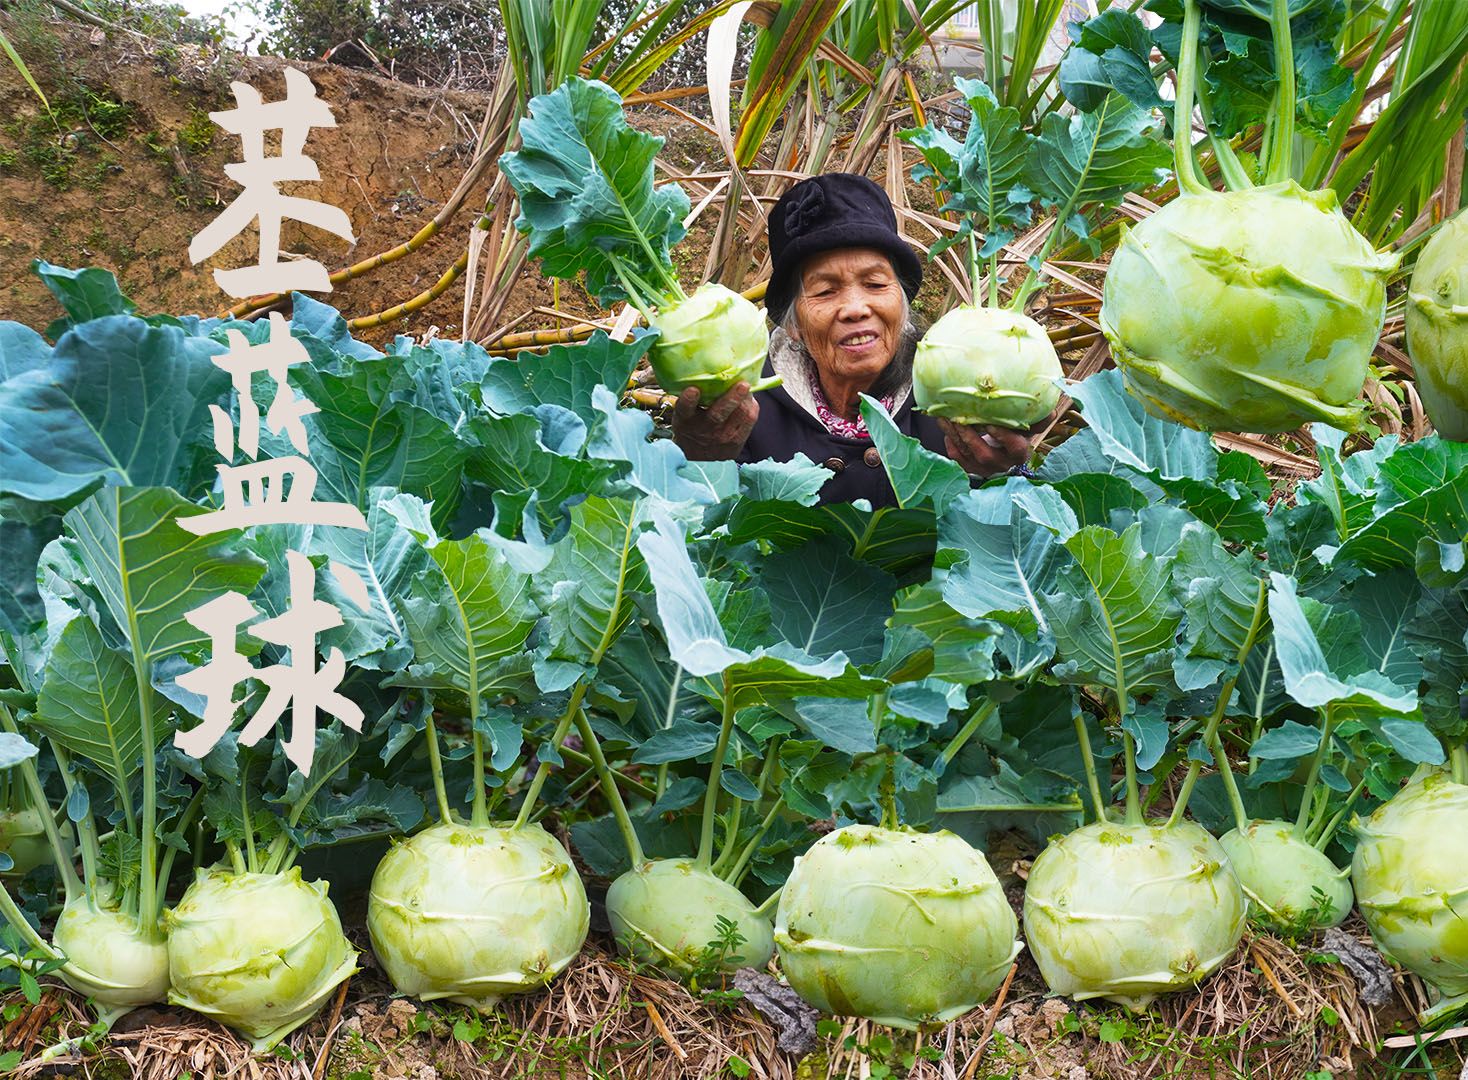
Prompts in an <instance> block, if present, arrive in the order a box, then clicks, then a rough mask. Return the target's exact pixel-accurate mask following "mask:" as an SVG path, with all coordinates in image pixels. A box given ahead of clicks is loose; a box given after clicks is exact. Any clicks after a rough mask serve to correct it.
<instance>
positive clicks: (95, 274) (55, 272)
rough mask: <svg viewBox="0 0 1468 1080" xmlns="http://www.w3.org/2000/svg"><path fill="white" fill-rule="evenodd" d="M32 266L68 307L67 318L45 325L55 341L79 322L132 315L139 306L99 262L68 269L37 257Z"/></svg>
mask: <svg viewBox="0 0 1468 1080" xmlns="http://www.w3.org/2000/svg"><path fill="white" fill-rule="evenodd" d="M31 269H32V270H33V271H35V274H36V276H37V277H38V278H40V279H41V284H43V285H45V286H46V288H47V289H48V290H49V291H50V293H51V295H52V296H54V297H56V300H57V302H58V303H60V304H61V306H62V308H64V309H65V310H66V318H64V319H58V320H57V321H56V322H53V323H52V324H51V325H50V326H48V327H47V328H46V336H47V337H49V338H50V339H51V340H52V341H56V340H57V339H58V338H60V337H61V335H62V334H64V333H66V331H68V330H70V329H71V328H72V327H73V326H75V325H77V324H79V323H84V322H89V321H91V320H92V319H101V318H104V317H106V316H108V315H131V314H132V313H133V312H135V311H137V309H138V305H137V304H134V303H133V302H132V301H131V300H129V299H128V298H127V297H126V296H124V295H123V294H122V290H121V289H119V288H118V287H117V278H116V277H115V276H114V275H113V273H112V271H111V270H103V269H102V268H101V267H97V266H88V267H85V268H84V269H81V270H68V269H66V268H65V267H62V266H53V265H52V264H51V263H48V262H46V261H45V260H44V259H36V260H34V261H33V262H32V263H31Z"/></svg>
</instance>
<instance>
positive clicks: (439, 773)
mask: <svg viewBox="0 0 1468 1080" xmlns="http://www.w3.org/2000/svg"><path fill="white" fill-rule="evenodd" d="M423 734H424V736H425V737H426V738H427V740H428V769H429V772H431V773H432V774H433V796H434V798H435V799H436V800H437V801H438V816H439V820H441V821H442V822H443V823H444V824H445V825H452V824H453V822H454V812H453V810H452V809H451V808H450V807H449V792H448V788H447V787H445V786H444V782H443V756H442V755H441V754H440V753H439V748H438V729H437V728H435V727H434V725H433V710H432V709H431V708H430V709H429V710H428V715H427V716H426V717H425V718H424V724H423Z"/></svg>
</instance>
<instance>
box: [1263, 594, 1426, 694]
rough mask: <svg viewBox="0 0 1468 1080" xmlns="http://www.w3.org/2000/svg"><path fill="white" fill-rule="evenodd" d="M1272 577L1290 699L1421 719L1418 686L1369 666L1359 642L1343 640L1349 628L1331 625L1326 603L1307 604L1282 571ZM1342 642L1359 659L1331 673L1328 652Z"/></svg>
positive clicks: (1272, 607)
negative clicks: (1402, 683)
mask: <svg viewBox="0 0 1468 1080" xmlns="http://www.w3.org/2000/svg"><path fill="white" fill-rule="evenodd" d="M1269 579H1270V590H1269V617H1270V619H1271V621H1272V622H1273V623H1274V641H1275V651H1276V655H1277V656H1278V659H1279V666H1280V671H1281V672H1282V674H1283V676H1284V681H1285V687H1286V689H1287V690H1288V691H1289V695H1290V697H1292V698H1294V699H1295V700H1296V701H1297V702H1299V703H1300V704H1301V705H1304V706H1305V707H1306V708H1311V709H1322V708H1325V707H1326V706H1330V707H1331V708H1333V709H1337V710H1339V709H1346V710H1350V711H1357V710H1359V711H1362V712H1365V713H1367V714H1370V715H1374V716H1381V715H1383V714H1390V715H1398V716H1414V715H1417V713H1418V703H1417V691H1416V689H1415V687H1414V688H1413V689H1404V688H1403V687H1400V686H1398V685H1397V684H1395V683H1393V682H1392V681H1391V680H1390V679H1388V678H1387V677H1386V676H1385V675H1383V674H1381V672H1379V671H1376V670H1374V669H1372V668H1370V667H1369V666H1368V665H1369V663H1370V660H1369V658H1368V657H1366V656H1365V653H1364V650H1361V649H1360V648H1359V642H1358V641H1349V640H1342V631H1341V627H1342V626H1345V625H1347V624H1343V623H1340V622H1337V623H1335V624H1334V626H1332V624H1331V623H1329V622H1327V621H1326V615H1327V614H1328V613H1329V610H1330V609H1329V608H1327V607H1326V606H1325V605H1323V604H1317V603H1315V602H1313V601H1308V600H1306V601H1304V602H1303V605H1302V601H1301V599H1300V598H1299V596H1298V595H1297V594H1296V589H1295V583H1294V581H1292V580H1291V579H1289V578H1287V577H1285V576H1284V575H1282V574H1279V573H1272V574H1270V575H1269ZM1304 605H1308V607H1309V609H1310V612H1311V613H1312V614H1313V615H1314V618H1313V619H1312V618H1310V617H1309V616H1307V612H1306V606H1304ZM1357 625H1358V626H1359V623H1357ZM1317 628H1319V629H1320V630H1322V631H1323V632H1325V634H1326V637H1325V640H1323V641H1322V639H1321V638H1320V637H1317ZM1337 644H1339V645H1342V646H1346V647H1348V648H1350V649H1352V650H1354V651H1355V652H1356V654H1357V656H1358V659H1356V660H1355V662H1350V661H1346V662H1344V663H1343V664H1342V666H1341V669H1340V670H1332V665H1331V662H1330V660H1329V659H1328V658H1327V655H1326V648H1328V647H1330V646H1333V645H1337Z"/></svg>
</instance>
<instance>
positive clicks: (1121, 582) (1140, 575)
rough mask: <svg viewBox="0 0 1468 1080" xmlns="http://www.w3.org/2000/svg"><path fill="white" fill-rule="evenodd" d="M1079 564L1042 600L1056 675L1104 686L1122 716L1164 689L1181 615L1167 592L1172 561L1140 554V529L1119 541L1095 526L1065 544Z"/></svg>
mask: <svg viewBox="0 0 1468 1080" xmlns="http://www.w3.org/2000/svg"><path fill="white" fill-rule="evenodd" d="M1064 546H1065V548H1066V550H1067V551H1069V552H1070V553H1071V556H1072V558H1073V559H1074V560H1075V561H1074V562H1073V563H1072V564H1071V565H1070V566H1067V567H1066V568H1065V569H1064V570H1062V571H1061V572H1060V574H1059V576H1058V577H1057V579H1056V582H1055V584H1056V585H1058V586H1059V591H1056V592H1047V593H1045V594H1044V595H1043V596H1042V598H1041V601H1040V602H1041V606H1042V607H1043V609H1044V611H1045V614H1046V617H1047V619H1048V621H1049V624H1050V630H1051V633H1053V634H1054V635H1055V651H1056V658H1057V660H1059V661H1060V663H1058V664H1057V665H1056V668H1055V674H1056V676H1057V677H1058V678H1059V679H1061V680H1062V681H1065V682H1076V683H1083V684H1089V685H1094V686H1100V687H1104V688H1105V689H1106V690H1108V691H1110V693H1111V695H1112V696H1113V698H1114V699H1115V701H1116V703H1117V707H1118V713H1119V715H1120V716H1122V717H1125V716H1126V715H1127V714H1128V713H1130V712H1131V708H1132V704H1133V702H1134V701H1135V699H1136V697H1137V696H1138V695H1139V694H1144V693H1147V692H1148V691H1150V690H1156V689H1161V688H1164V687H1166V686H1167V685H1168V684H1169V682H1170V676H1171V673H1172V650H1173V646H1174V643H1175V640H1176V638H1177V632H1178V629H1179V625H1180V623H1181V621H1182V610H1181V608H1180V607H1179V606H1178V604H1177V603H1176V601H1174V600H1173V598H1172V595H1171V593H1170V591H1169V590H1168V573H1169V569H1170V566H1169V563H1170V560H1168V559H1162V558H1149V557H1147V556H1146V555H1144V553H1143V551H1142V542H1141V526H1139V525H1133V526H1132V527H1131V528H1129V529H1127V530H1126V532H1124V533H1122V534H1121V535H1120V536H1118V535H1117V534H1116V533H1113V532H1111V531H1110V530H1109V529H1102V528H1098V527H1096V526H1094V525H1093V526H1089V527H1087V528H1085V529H1082V530H1080V531H1079V532H1077V533H1076V534H1075V535H1074V536H1072V537H1071V538H1070V539H1068V540H1067V541H1065V545H1064Z"/></svg>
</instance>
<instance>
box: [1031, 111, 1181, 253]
mask: <svg viewBox="0 0 1468 1080" xmlns="http://www.w3.org/2000/svg"><path fill="white" fill-rule="evenodd" d="M1157 128H1158V121H1156V120H1154V119H1153V118H1152V117H1151V116H1150V115H1149V114H1148V113H1146V112H1145V111H1144V110H1142V109H1139V108H1138V107H1137V106H1135V105H1133V104H1132V103H1131V102H1129V101H1127V100H1126V99H1125V98H1124V97H1122V96H1120V95H1119V94H1117V95H1113V96H1111V97H1110V98H1108V99H1107V100H1105V101H1103V102H1102V103H1101V104H1100V105H1099V106H1098V107H1097V108H1096V110H1095V111H1094V112H1089V113H1075V114H1072V115H1070V116H1063V115H1061V114H1060V113H1058V112H1052V113H1048V114H1046V116H1045V119H1044V120H1043V121H1041V124H1040V136H1039V138H1038V139H1037V140H1036V141H1035V144H1034V146H1033V148H1032V149H1031V152H1030V155H1029V160H1028V162H1027V165H1026V169H1025V180H1026V183H1027V184H1028V185H1029V188H1030V190H1031V191H1033V192H1034V193H1035V194H1036V196H1037V197H1038V198H1039V199H1040V201H1041V203H1043V204H1044V205H1045V206H1047V207H1052V208H1058V212H1059V213H1060V214H1061V216H1062V218H1063V220H1061V221H1060V222H1059V224H1060V225H1062V226H1064V227H1065V228H1068V229H1070V230H1071V232H1073V233H1074V234H1075V235H1077V236H1079V237H1081V238H1082V239H1086V238H1087V237H1088V236H1089V234H1090V229H1089V226H1088V225H1087V222H1086V217H1085V216H1084V211H1085V209H1086V208H1088V207H1091V206H1096V205H1101V206H1110V205H1113V204H1115V203H1116V202H1118V201H1119V200H1120V199H1121V197H1122V196H1123V195H1125V194H1126V193H1127V192H1130V191H1140V190H1142V189H1143V188H1147V187H1151V186H1152V185H1154V184H1157V183H1160V182H1161V181H1162V180H1164V179H1165V178H1166V176H1167V170H1168V169H1169V167H1170V166H1171V164H1172V151H1171V150H1170V149H1169V148H1168V146H1167V145H1166V144H1165V143H1163V142H1162V141H1161V140H1160V139H1159V138H1157Z"/></svg>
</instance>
